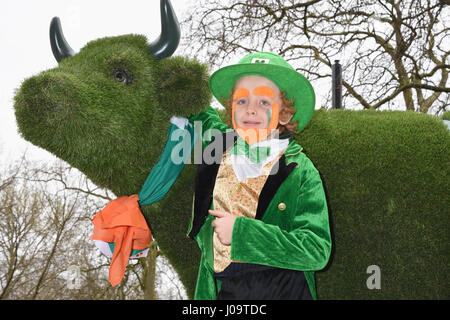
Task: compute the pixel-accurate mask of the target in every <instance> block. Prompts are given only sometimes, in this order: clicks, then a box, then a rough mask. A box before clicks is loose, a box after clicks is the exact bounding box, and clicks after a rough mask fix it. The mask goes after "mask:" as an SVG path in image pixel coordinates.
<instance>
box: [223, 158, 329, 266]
mask: <svg viewBox="0 0 450 320" xmlns="http://www.w3.org/2000/svg"><path fill="white" fill-rule="evenodd" d="M305 167H306V168H305V169H304V173H303V178H302V179H301V180H302V181H301V185H300V187H299V189H298V193H297V197H298V198H297V207H296V210H295V212H294V213H293V214H294V217H293V218H291V219H292V220H291V225H292V227H291V228H290V231H289V232H288V231H285V230H282V229H281V228H280V227H278V226H276V225H273V224H268V223H265V222H263V221H261V220H255V219H251V218H247V217H238V218H236V220H235V224H234V227H233V233H232V239H231V259H232V260H235V261H242V262H248V263H256V264H262V265H268V266H273V267H278V268H285V269H293V270H300V271H316V270H321V269H323V268H324V267H325V266H326V264H327V262H328V259H329V256H330V251H331V236H330V229H329V221H328V209H327V203H326V198H325V192H324V189H323V185H322V180H321V179H320V176H319V173H318V171H317V170H316V168H314V166H313V165H312V163H311V162H310V161H308V162H307V163H306V164H305ZM299 183H300V182H299ZM269 208H270V206H269Z"/></svg>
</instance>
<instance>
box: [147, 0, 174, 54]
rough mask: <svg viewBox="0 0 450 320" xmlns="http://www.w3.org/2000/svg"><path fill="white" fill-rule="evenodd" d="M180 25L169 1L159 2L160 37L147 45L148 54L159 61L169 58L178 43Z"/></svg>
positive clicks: (162, 0)
mask: <svg viewBox="0 0 450 320" xmlns="http://www.w3.org/2000/svg"><path fill="white" fill-rule="evenodd" d="M180 36H181V33H180V24H179V23H178V19H177V16H176V15H175V12H174V11H173V8H172V5H171V3H170V1H169V0H161V35H160V36H159V38H158V39H156V40H155V41H154V42H152V43H151V44H150V45H149V51H150V54H151V55H152V56H153V57H155V58H156V59H158V60H160V59H163V58H166V57H170V56H171V55H172V54H173V53H174V52H175V50H176V49H177V47H178V44H179V43H180Z"/></svg>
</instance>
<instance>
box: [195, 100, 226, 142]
mask: <svg viewBox="0 0 450 320" xmlns="http://www.w3.org/2000/svg"><path fill="white" fill-rule="evenodd" d="M188 120H189V122H190V123H191V125H192V126H193V127H194V132H195V134H196V135H200V136H201V141H202V149H204V148H205V147H206V146H207V145H208V143H209V142H211V138H212V137H213V136H215V135H216V134H220V133H225V132H227V131H228V130H231V128H230V127H229V126H227V125H226V124H225V123H224V122H223V121H222V119H221V118H220V117H219V114H218V113H217V111H216V109H214V108H213V107H211V106H210V107H209V108H208V109H206V110H204V111H202V112H200V113H197V114H194V115H191V116H190V117H189V118H188Z"/></svg>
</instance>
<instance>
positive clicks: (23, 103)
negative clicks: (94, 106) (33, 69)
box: [14, 73, 79, 134]
mask: <svg viewBox="0 0 450 320" xmlns="http://www.w3.org/2000/svg"><path fill="white" fill-rule="evenodd" d="M77 95H78V91H77V88H76V87H75V86H74V85H73V84H72V83H71V82H70V81H68V80H67V79H65V78H64V77H62V76H60V75H59V74H50V73H43V74H40V75H38V76H35V77H32V78H29V79H27V80H25V81H24V82H23V84H22V86H21V88H20V89H19V90H18V92H17V94H16V96H15V104H14V108H15V115H16V120H17V124H18V127H19V131H21V132H22V133H25V132H33V134H44V133H39V131H49V130H50V131H53V130H54V129H57V128H60V127H61V125H62V124H63V123H68V122H70V120H71V119H72V118H73V115H74V114H73V112H74V109H73V107H72V106H73V105H79V102H77Z"/></svg>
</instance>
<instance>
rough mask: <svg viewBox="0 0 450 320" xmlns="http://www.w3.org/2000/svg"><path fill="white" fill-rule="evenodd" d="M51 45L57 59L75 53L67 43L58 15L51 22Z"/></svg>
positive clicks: (59, 60) (59, 59)
mask: <svg viewBox="0 0 450 320" xmlns="http://www.w3.org/2000/svg"><path fill="white" fill-rule="evenodd" d="M50 45H51V46H52V51H53V56H54V57H55V59H56V61H58V62H61V60H63V59H65V58H67V57H71V56H73V55H75V51H73V50H72V48H71V47H70V46H69V44H68V43H67V41H66V39H65V38H64V34H63V32H62V29H61V22H60V20H59V18H58V17H54V18H53V19H52V22H51V23H50Z"/></svg>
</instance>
